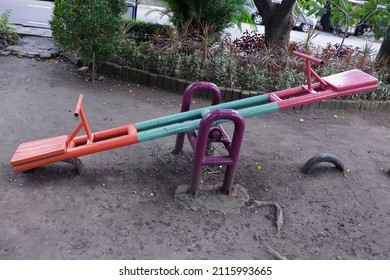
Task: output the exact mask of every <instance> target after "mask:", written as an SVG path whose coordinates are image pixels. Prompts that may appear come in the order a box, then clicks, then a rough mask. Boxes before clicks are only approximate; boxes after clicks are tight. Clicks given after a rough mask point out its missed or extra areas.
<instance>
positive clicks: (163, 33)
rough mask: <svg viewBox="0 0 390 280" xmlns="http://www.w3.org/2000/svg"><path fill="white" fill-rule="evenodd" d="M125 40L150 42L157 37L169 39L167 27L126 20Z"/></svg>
mask: <svg viewBox="0 0 390 280" xmlns="http://www.w3.org/2000/svg"><path fill="white" fill-rule="evenodd" d="M123 23H124V26H125V28H124V30H125V32H124V33H125V34H124V36H125V38H131V39H134V40H137V41H150V40H153V39H154V38H155V37H156V36H158V37H163V38H167V37H168V34H167V29H166V28H167V26H166V25H163V24H159V23H153V22H146V21H140V20H132V19H124V22H123Z"/></svg>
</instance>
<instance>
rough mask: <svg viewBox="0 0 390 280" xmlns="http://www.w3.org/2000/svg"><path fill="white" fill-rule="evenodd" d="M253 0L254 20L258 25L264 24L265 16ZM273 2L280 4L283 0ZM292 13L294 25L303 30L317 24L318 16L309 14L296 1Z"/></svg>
mask: <svg viewBox="0 0 390 280" xmlns="http://www.w3.org/2000/svg"><path fill="white" fill-rule="evenodd" d="M251 2H252V5H250V8H251V11H252V19H253V21H254V22H255V24H257V25H260V24H263V17H262V16H261V15H260V13H259V11H258V10H257V8H256V6H255V4H254V3H253V1H251ZM272 2H274V3H278V4H280V3H281V0H273V1H272ZM292 15H293V19H294V26H295V27H297V28H298V29H299V30H301V31H303V32H308V31H309V30H310V29H311V28H314V27H315V26H316V24H317V19H316V17H315V16H314V15H311V16H307V15H306V12H305V9H303V8H302V7H300V6H299V5H298V4H297V3H296V2H295V4H294V7H293V10H292Z"/></svg>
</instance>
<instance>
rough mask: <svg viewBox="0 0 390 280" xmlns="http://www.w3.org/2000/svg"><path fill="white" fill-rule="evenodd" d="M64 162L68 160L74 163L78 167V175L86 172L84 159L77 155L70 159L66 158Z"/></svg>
mask: <svg viewBox="0 0 390 280" xmlns="http://www.w3.org/2000/svg"><path fill="white" fill-rule="evenodd" d="M63 162H67V163H70V164H71V165H73V166H74V167H75V168H76V172H77V174H78V175H83V174H84V172H85V169H84V164H83V163H82V161H81V160H80V159H79V158H77V157H76V158H70V159H67V160H64V161H63Z"/></svg>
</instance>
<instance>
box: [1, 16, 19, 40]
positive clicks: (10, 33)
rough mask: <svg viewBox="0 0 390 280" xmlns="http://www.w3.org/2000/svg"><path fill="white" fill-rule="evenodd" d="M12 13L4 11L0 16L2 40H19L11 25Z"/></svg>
mask: <svg viewBox="0 0 390 280" xmlns="http://www.w3.org/2000/svg"><path fill="white" fill-rule="evenodd" d="M10 14H11V12H10V11H9V10H6V11H4V12H3V13H2V14H0V38H1V37H4V38H5V39H11V40H17V39H18V38H19V36H18V34H17V33H16V30H15V28H13V27H11V26H10V24H9V16H10Z"/></svg>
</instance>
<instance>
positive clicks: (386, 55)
mask: <svg viewBox="0 0 390 280" xmlns="http://www.w3.org/2000/svg"><path fill="white" fill-rule="evenodd" d="M375 61H376V63H377V64H378V65H379V66H380V67H387V68H390V40H388V39H387V40H386V38H385V39H383V42H382V44H381V47H380V49H379V52H378V54H377V55H376V58H375Z"/></svg>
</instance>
